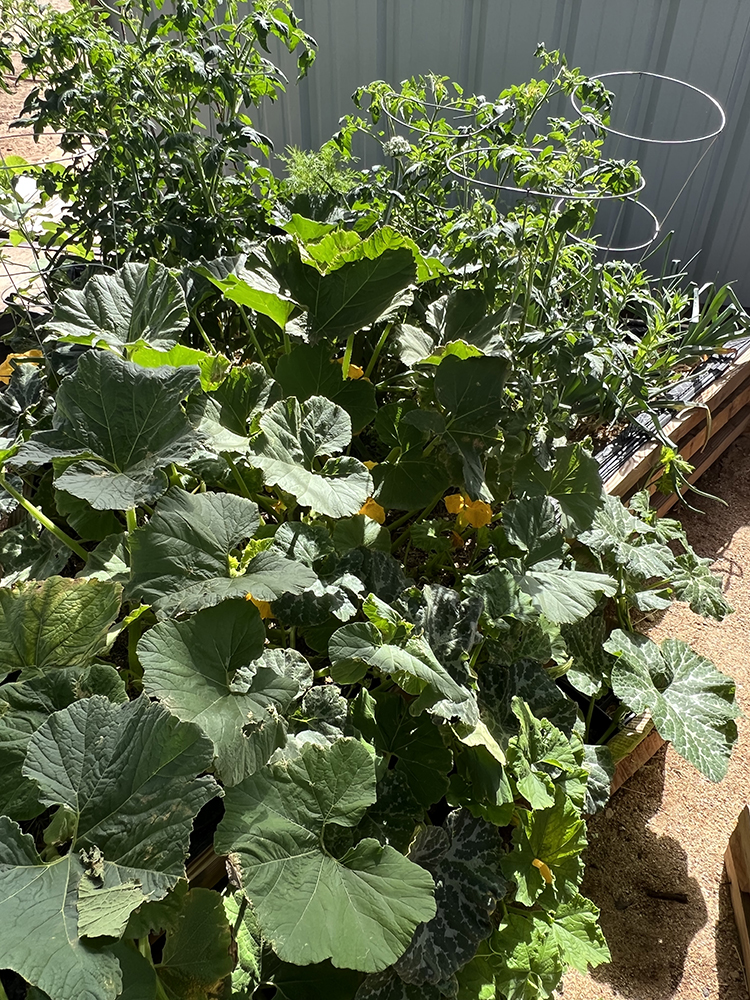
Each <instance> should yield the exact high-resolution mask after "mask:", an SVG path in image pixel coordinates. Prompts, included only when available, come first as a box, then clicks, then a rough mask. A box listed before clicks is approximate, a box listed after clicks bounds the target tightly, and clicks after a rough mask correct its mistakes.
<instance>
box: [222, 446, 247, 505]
mask: <svg viewBox="0 0 750 1000" xmlns="http://www.w3.org/2000/svg"><path fill="white" fill-rule="evenodd" d="M224 461H225V462H226V463H227V465H228V466H229V468H230V469H231V470H232V476H233V478H234V480H235V482H236V483H237V485H238V486H239V488H240V492H241V493H242V495H243V497H247V498H248V499H250V490H249V489H248V488H247V483H246V482H245V480H244V479H243V478H242V475H241V473H240V470H239V469H238V468H237V466H236V464H235V461H234V459H233V458H232V456H231V455H229V454H228V453H227V454H225V455H224Z"/></svg>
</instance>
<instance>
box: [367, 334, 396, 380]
mask: <svg viewBox="0 0 750 1000" xmlns="http://www.w3.org/2000/svg"><path fill="white" fill-rule="evenodd" d="M392 329H393V323H389V324H388V326H387V327H386V328H385V330H383V332H382V333H381V335H380V340H379V341H378V342H377V344H376V345H375V350H374V351H373V352H372V357H371V358H370V360H369V362H368V364H367V368H365V378H369V377H370V375H372V370H373V368H374V367H375V365H376V364H377V361H378V358H379V357H380V352H381V351H382V350H383V348H384V347H385V344H386V341H387V340H388V338H389V337H390V335H391V330H392Z"/></svg>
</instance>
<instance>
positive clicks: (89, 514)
mask: <svg viewBox="0 0 750 1000" xmlns="http://www.w3.org/2000/svg"><path fill="white" fill-rule="evenodd" d="M55 506H56V507H57V512H58V514H60V515H61V516H62V517H64V518H65V520H66V521H67V522H68V524H69V525H70V527H71V528H73V530H74V531H75V533H76V534H77V535H78V537H79V538H81V539H82V540H83V541H87V542H88V541H95V542H101V541H104V539H105V538H106V537H107V536H108V535H114V534H115V533H117V532H120V531H122V524H121V523H120V520H119V519H118V517H117V515H116V514H115V513H114V511H111V510H95V509H94V508H93V507H92V506H91V505H90V504H89V502H88V501H87V500H80V499H79V498H78V497H74V496H73V495H72V494H71V493H65V492H63V490H55Z"/></svg>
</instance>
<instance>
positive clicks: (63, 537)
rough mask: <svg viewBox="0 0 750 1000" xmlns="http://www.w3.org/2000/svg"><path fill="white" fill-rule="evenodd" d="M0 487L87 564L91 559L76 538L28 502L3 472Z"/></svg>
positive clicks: (0, 474)
mask: <svg viewBox="0 0 750 1000" xmlns="http://www.w3.org/2000/svg"><path fill="white" fill-rule="evenodd" d="M0 486H2V488H3V489H4V490H5V491H6V492H8V493H10V495H11V496H12V497H13V499H14V500H16V501H17V502H18V503H19V504H20V505H21V506H22V507H23V509H24V510H25V511H26V513H27V514H31V516H32V517H33V518H34V520H36V521H38V522H39V523H40V524H41V526H42V527H43V528H46V529H47V531H49V532H50V534H52V535H54V536H55V538H57V539H58V540H59V541H61V542H62V543H63V545H67V547H68V548H69V549H70V551H71V552H75V554H76V555H77V556H78V557H79V559H83V561H84V562H86V560H87V559H88V557H89V554H88V552H87V551H86V549H84V547H83V546H82V545H79V544H78V542H77V541H76V540H75V539H74V538H71V537H70V535H67V534H66V533H65V532H64V531H63V530H62V528H59V527H58V526H57V525H56V524H55V522H54V521H50V519H49V518H48V517H47V515H46V514H44V513H42V511H41V510H39V508H38V507H35V506H34V504H33V503H32V502H31V501H30V500H27V499H26V497H25V496H23V495H22V494H21V493H19V492H18V490H16V489H14V487H12V486H11V485H10V483H9V482H8V480H7V479H6V478H5V476H4V475H3V473H2V472H0Z"/></svg>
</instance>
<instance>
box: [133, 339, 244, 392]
mask: <svg viewBox="0 0 750 1000" xmlns="http://www.w3.org/2000/svg"><path fill="white" fill-rule="evenodd" d="M129 359H130V361H132V362H133V363H134V364H136V365H140V366H141V368H163V367H165V366H168V367H170V368H192V367H197V368H198V369H199V370H200V373H201V388H202V389H203V391H204V392H209V391H210V390H212V389H216V388H217V387H218V386H219V385H221V383H222V382H223V381H224V378H225V377H226V374H227V369H228V368H229V364H230V362H229V360H228V358H225V357H224V356H223V355H222V354H209V353H208V352H207V351H196V350H195V348H193V347H185V345H184V344H175V346H174V347H172V348H170V349H169V350H168V351H158V350H157V349H156V348H154V347H136V348H135V349H134V350H130V351H129Z"/></svg>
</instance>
